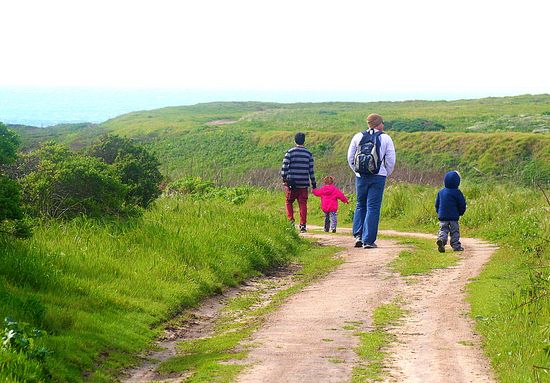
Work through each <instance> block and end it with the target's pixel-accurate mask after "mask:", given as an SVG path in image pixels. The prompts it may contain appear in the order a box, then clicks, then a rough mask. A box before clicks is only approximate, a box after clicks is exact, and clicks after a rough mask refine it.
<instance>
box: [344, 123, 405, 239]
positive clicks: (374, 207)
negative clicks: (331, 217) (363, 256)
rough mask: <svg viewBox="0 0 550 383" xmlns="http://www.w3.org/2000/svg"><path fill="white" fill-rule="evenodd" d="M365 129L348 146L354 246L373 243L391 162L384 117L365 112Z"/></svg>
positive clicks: (391, 170)
mask: <svg viewBox="0 0 550 383" xmlns="http://www.w3.org/2000/svg"><path fill="white" fill-rule="evenodd" d="M367 124H368V126H369V129H368V130H366V131H364V132H359V133H357V134H356V135H355V136H353V138H352V140H351V143H350V145H349V149H348V164H349V166H350V167H351V169H352V170H353V171H354V173H355V175H356V178H355V187H356V194H357V205H356V207H355V214H354V215H353V236H354V237H355V240H356V242H355V247H361V246H363V248H365V249H372V248H375V247H377V246H376V243H375V242H376V236H377V234H378V223H379V222H380V207H381V206H382V196H383V194H384V186H385V184H386V177H387V176H389V175H390V174H391V173H392V172H393V168H394V166H395V148H394V146H393V141H392V139H391V137H390V136H388V135H387V134H385V133H384V132H383V130H384V120H383V119H382V117H381V116H380V115H379V114H376V113H372V114H369V115H368V116H367Z"/></svg>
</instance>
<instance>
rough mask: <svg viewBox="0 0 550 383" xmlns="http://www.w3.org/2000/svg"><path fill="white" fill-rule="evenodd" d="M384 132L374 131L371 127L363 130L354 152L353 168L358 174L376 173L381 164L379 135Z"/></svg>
mask: <svg viewBox="0 0 550 383" xmlns="http://www.w3.org/2000/svg"><path fill="white" fill-rule="evenodd" d="M382 134H384V132H375V131H374V130H373V129H370V130H365V131H364V132H363V138H361V142H359V145H358V146H357V151H356V152H355V156H354V162H353V170H355V171H356V172H357V173H359V174H360V175H368V174H378V172H379V171H380V166H381V165H382V158H380V136H381V135H382Z"/></svg>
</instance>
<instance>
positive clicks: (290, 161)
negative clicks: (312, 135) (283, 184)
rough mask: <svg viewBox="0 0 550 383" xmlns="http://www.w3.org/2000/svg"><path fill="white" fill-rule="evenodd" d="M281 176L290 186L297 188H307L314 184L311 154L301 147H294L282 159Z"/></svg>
mask: <svg viewBox="0 0 550 383" xmlns="http://www.w3.org/2000/svg"><path fill="white" fill-rule="evenodd" d="M281 176H282V177H283V179H286V180H287V182H288V183H289V184H290V185H293V186H295V187H299V188H307V187H309V186H310V183H309V181H310V180H311V183H312V184H316V182H315V174H314V173H313V154H311V152H310V151H309V150H307V149H306V148H304V147H303V146H295V147H293V148H291V149H289V150H288V151H287V152H286V154H285V158H284V159H283V166H282V167H281Z"/></svg>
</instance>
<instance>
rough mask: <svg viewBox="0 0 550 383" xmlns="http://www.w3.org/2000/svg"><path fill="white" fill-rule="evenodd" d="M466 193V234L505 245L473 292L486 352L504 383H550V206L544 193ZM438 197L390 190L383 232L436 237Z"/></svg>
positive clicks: (510, 189)
mask: <svg viewBox="0 0 550 383" xmlns="http://www.w3.org/2000/svg"><path fill="white" fill-rule="evenodd" d="M461 189H462V190H463V192H464V194H465V196H466V199H467V202H468V208H467V211H466V214H465V215H464V217H462V218H461V220H460V224H461V234H462V235H463V236H475V237H482V238H485V239H487V240H490V241H493V242H495V243H497V244H498V245H499V246H500V249H499V250H498V251H497V252H496V254H495V255H494V256H493V257H492V259H491V260H490V261H489V263H488V264H487V265H486V266H485V268H484V270H483V271H482V272H481V274H480V275H479V277H478V278H476V279H475V280H474V281H472V282H471V283H470V284H469V285H468V295H469V301H470V303H471V310H472V312H471V314H472V316H473V318H475V320H476V323H477V328H478V330H479V331H480V333H481V334H482V335H483V339H484V347H485V351H486V352H487V354H488V355H489V357H490V358H491V361H492V364H493V366H494V369H495V371H496V373H497V375H498V377H499V381H501V382H503V383H512V382H538V381H548V379H549V377H550V375H549V373H550V371H549V370H548V369H549V368H550V342H549V339H550V327H549V323H550V295H549V291H550V247H549V246H548V244H549V241H550V206H549V205H548V203H547V201H546V199H545V198H544V196H543V194H542V193H541V192H540V191H539V190H537V189H530V188H521V187H517V186H516V185H503V184H500V185H495V184H479V183H465V184H464V185H463V187H461ZM436 192H437V189H436V188H432V187H422V186H412V185H392V186H390V187H388V188H387V190H386V193H385V195H384V202H383V208H382V221H381V223H382V226H384V227H387V228H400V229H404V230H411V229H413V230H414V229H416V230H422V231H428V232H433V233H434V235H435V233H436V231H437V228H438V226H437V217H436V215H435V211H434V208H433V204H434V199H435V195H436ZM434 249H435V244H434ZM545 379H546V380H545Z"/></svg>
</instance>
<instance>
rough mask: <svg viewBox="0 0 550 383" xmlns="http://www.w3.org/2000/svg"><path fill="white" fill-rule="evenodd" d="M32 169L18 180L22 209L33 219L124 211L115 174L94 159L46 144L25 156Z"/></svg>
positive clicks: (120, 186) (119, 182)
mask: <svg viewBox="0 0 550 383" xmlns="http://www.w3.org/2000/svg"><path fill="white" fill-rule="evenodd" d="M26 160H27V163H33V164H35V165H34V169H33V168H32V167H30V168H29V171H30V172H29V173H28V174H26V175H25V176H24V177H23V178H22V179H21V185H22V188H23V195H24V197H23V201H24V204H25V207H26V209H27V210H28V211H29V212H30V213H32V214H33V215H36V216H42V217H50V218H72V217H75V216H77V215H81V214H85V215H88V216H92V217H100V216H102V215H105V214H111V215H112V214H120V213H122V212H124V211H125V204H124V196H125V195H126V191H127V189H126V187H125V186H124V185H123V184H122V182H121V181H120V180H119V178H118V176H117V174H116V171H115V170H114V169H113V168H112V167H110V166H109V165H107V164H105V163H103V162H101V161H100V160H99V159H97V158H92V157H86V156H82V155H78V154H75V153H71V152H70V151H69V150H68V149H67V148H66V147H64V146H63V145H60V144H54V143H46V144H44V145H43V146H42V147H41V148H40V149H38V150H36V151H35V152H33V153H31V154H29V155H27V158H26Z"/></svg>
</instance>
